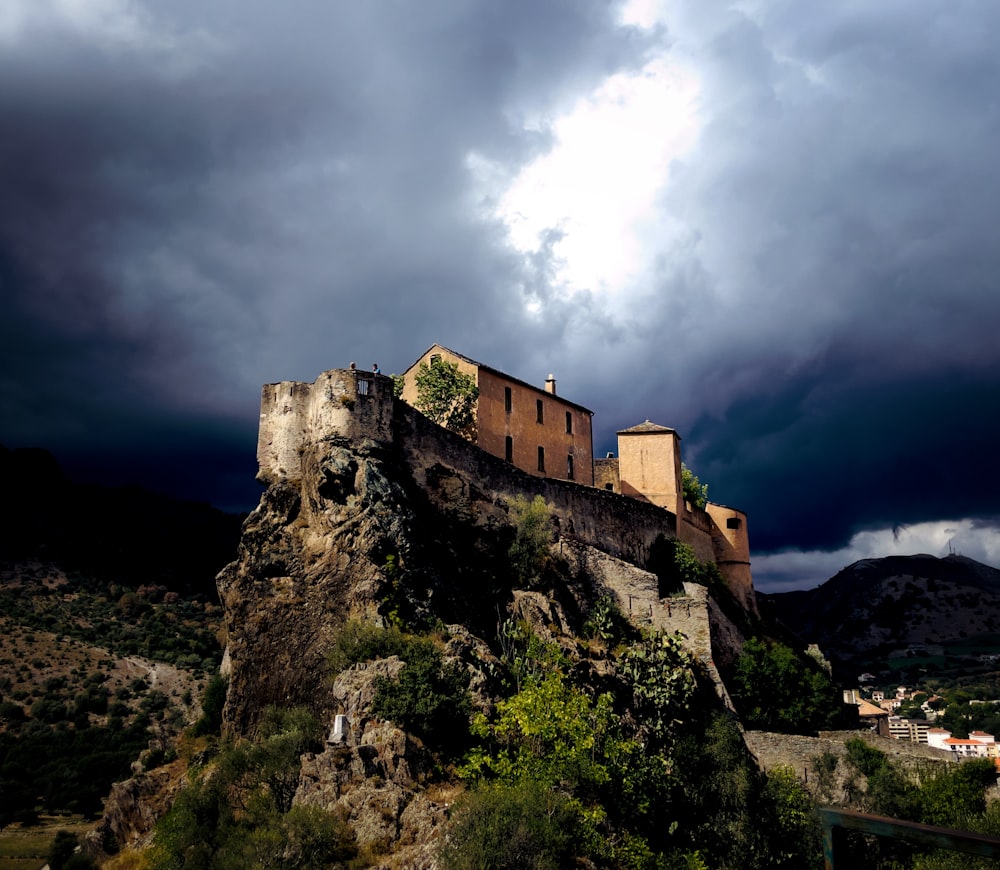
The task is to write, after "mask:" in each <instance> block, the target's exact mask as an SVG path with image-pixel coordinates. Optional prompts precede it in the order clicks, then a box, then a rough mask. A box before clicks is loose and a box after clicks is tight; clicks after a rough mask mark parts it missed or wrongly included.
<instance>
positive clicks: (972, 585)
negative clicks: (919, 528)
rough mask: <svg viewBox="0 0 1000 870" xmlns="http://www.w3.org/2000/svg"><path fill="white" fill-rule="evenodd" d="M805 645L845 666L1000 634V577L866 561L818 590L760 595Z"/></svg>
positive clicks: (967, 567)
mask: <svg viewBox="0 0 1000 870" xmlns="http://www.w3.org/2000/svg"><path fill="white" fill-rule="evenodd" d="M758 598H759V600H760V602H761V608H762V610H764V611H766V612H768V613H769V614H771V615H772V616H774V617H775V618H776V619H778V620H779V621H780V622H782V623H783V624H784V625H785V626H787V627H788V629H789V630H790V631H791V632H792V633H793V634H795V635H796V636H797V637H798V638H799V639H800V640H802V641H803V642H805V643H816V644H819V646H820V648H821V649H822V650H823V651H824V652H825V653H826V654H827V655H828V656H830V657H832V658H836V659H838V660H841V661H850V660H860V659H865V658H870V657H871V656H872V655H873V654H878V653H884V654H886V655H888V654H889V653H891V652H892V651H894V650H898V649H903V650H905V649H907V648H912V647H914V646H927V645H940V644H945V645H947V644H968V643H970V642H972V641H973V640H975V639H976V638H981V639H982V640H983V643H984V644H988V643H990V642H991V641H992V642H996V638H991V637H990V636H991V635H998V634H1000V570H998V569H996V568H993V567H990V566H989V565H984V564H982V563H981V562H977V561H975V560H974V559H970V558H968V557H966V556H958V555H949V556H945V557H944V558H938V557H936V556H930V555H927V554H922V553H921V554H916V555H912V556H886V557H884V558H879V559H862V560H860V561H858V562H854V563H853V564H851V565H848V566H847V567H846V568H844V569H843V570H842V571H840V572H838V573H837V574H836V575H835V576H833V577H831V578H830V579H829V580H827V581H826V582H825V583H823V584H822V585H821V586H818V587H817V588H815V589H810V590H805V591H801V590H800V591H795V592H783V593H775V594H769V595H768V594H762V593H761V594H759V595H758Z"/></svg>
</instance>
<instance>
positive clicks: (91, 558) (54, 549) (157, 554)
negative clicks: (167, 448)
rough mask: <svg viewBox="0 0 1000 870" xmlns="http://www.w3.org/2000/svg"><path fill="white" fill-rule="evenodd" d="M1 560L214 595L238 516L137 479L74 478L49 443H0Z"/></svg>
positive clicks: (233, 540)
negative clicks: (130, 482)
mask: <svg viewBox="0 0 1000 870" xmlns="http://www.w3.org/2000/svg"><path fill="white" fill-rule="evenodd" d="M0 481H2V482H3V483H2V490H0V491H2V496H3V497H2V499H0V504H2V507H0V562H5V563H8V562H9V563H16V562H21V561H24V560H28V559H38V560H41V561H42V562H46V563H55V564H58V565H60V566H61V567H62V568H63V569H65V570H69V571H72V570H80V571H83V572H84V573H90V574H94V575H97V576H100V577H102V578H104V579H105V580H115V581H117V582H119V583H122V584H123V585H126V586H138V585H140V584H143V583H145V584H149V583H154V584H161V585H163V586H166V587H167V588H168V589H171V590H174V591H177V592H179V593H181V594H182V595H185V596H188V595H193V594H201V595H204V596H205V597H206V598H208V599H209V600H212V601H217V600H218V591H217V589H216V585H215V575H216V574H217V573H218V572H219V571H220V570H221V569H222V567H223V566H224V565H225V564H226V563H227V562H229V561H230V560H231V559H232V558H233V555H234V554H235V552H236V547H237V544H238V542H239V534H240V524H241V522H242V517H240V516H237V515H236V514H227V513H224V512H222V511H220V510H217V509H216V508H213V507H211V506H210V505H207V504H202V503H197V502H189V501H182V500H180V499H175V498H172V497H170V496H167V495H162V494H160V493H155V492H150V491H148V490H145V489H142V488H140V487H137V486H119V487H104V486H99V485H97V484H83V483H76V482H74V481H72V480H70V479H69V478H68V477H67V476H66V475H65V474H64V473H63V471H62V469H61V468H60V466H59V463H58V461H57V460H56V458H55V457H54V456H53V455H52V454H51V453H49V452H48V451H46V450H41V449H38V448H18V449H15V450H10V449H8V448H6V447H4V446H3V445H0Z"/></svg>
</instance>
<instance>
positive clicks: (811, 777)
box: [744, 731, 954, 803]
mask: <svg viewBox="0 0 1000 870" xmlns="http://www.w3.org/2000/svg"><path fill="white" fill-rule="evenodd" d="M855 737H859V738H861V739H862V740H864V741H865V742H866V743H868V744H870V745H871V746H873V747H875V748H876V749H878V750H879V751H881V752H884V753H885V754H886V755H887V756H889V758H891V759H892V760H894V761H896V762H898V763H900V764H901V765H902V766H903V768H904V769H911V770H917V769H921V768H926V767H927V766H928V765H938V764H941V765H944V764H952V763H954V762H953V760H952V758H951V753H949V752H945V751H943V750H941V749H934V748H932V747H929V746H925V745H924V744H921V743H911V742H909V741H908V740H894V739H892V738H890V737H880V736H879V735H877V734H874V733H873V732H871V731H821V732H820V734H819V736H818V737H806V736H803V735H801V734H775V733H772V732H768V731H747V732H745V733H744V740H745V741H746V745H747V748H748V749H749V750H750V751H751V752H752V753H753V755H754V757H755V758H756V759H757V763H758V764H759V765H760V767H761V769H762V770H773V769H774V768H776V767H789V768H791V769H792V770H793V771H794V772H795V775H796V776H797V777H798V779H799V781H800V782H802V783H803V784H804V785H805V786H806V787H807V788H808V789H809V790H810V791H811V792H812V793H813V794H814V795H816V796H817V797H819V798H820V799H821V800H824V801H833V802H835V803H840V802H843V801H844V800H846V797H847V796H846V795H845V793H844V786H845V783H846V782H847V780H848V770H847V766H846V762H845V760H844V759H845V757H846V755H847V750H846V749H845V748H844V744H845V743H846V742H847V741H848V740H850V739H851V738H855ZM823 753H830V754H831V755H833V756H835V757H836V758H837V766H836V768H835V770H834V771H833V772H832V773H831V774H830V775H829V779H828V780H827V781H825V782H824V781H823V777H822V775H821V774H820V773H819V771H818V770H817V769H816V766H815V765H814V759H815V758H816V757H817V756H820V755H822V754H823Z"/></svg>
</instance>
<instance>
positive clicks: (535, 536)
mask: <svg viewBox="0 0 1000 870" xmlns="http://www.w3.org/2000/svg"><path fill="white" fill-rule="evenodd" d="M510 513H511V519H512V520H513V523H514V541H513V543H512V544H511V545H510V549H509V550H508V552H507V559H508V562H509V564H510V569H511V572H512V573H513V575H514V579H515V580H516V581H517V582H518V583H520V584H522V585H530V584H532V583H534V582H536V581H537V580H538V579H539V578H540V576H541V574H542V571H543V570H544V568H545V565H546V563H547V562H548V560H549V558H550V555H549V546H550V544H551V543H552V508H550V507H549V505H548V504H547V503H546V501H545V499H544V498H542V497H541V496H540V495H536V496H535V497H534V498H533V499H532V500H531V501H529V500H528V499H526V498H525V497H524V496H520V495H519V496H515V497H514V498H513V499H511V501H510Z"/></svg>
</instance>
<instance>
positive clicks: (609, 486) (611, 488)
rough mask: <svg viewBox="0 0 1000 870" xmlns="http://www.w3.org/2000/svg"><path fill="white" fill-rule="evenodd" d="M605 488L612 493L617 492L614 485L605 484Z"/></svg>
mask: <svg viewBox="0 0 1000 870" xmlns="http://www.w3.org/2000/svg"><path fill="white" fill-rule="evenodd" d="M604 488H605V489H610V490H611V491H612V492H614V491H615V485H614V484H613V483H606V484H604Z"/></svg>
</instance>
